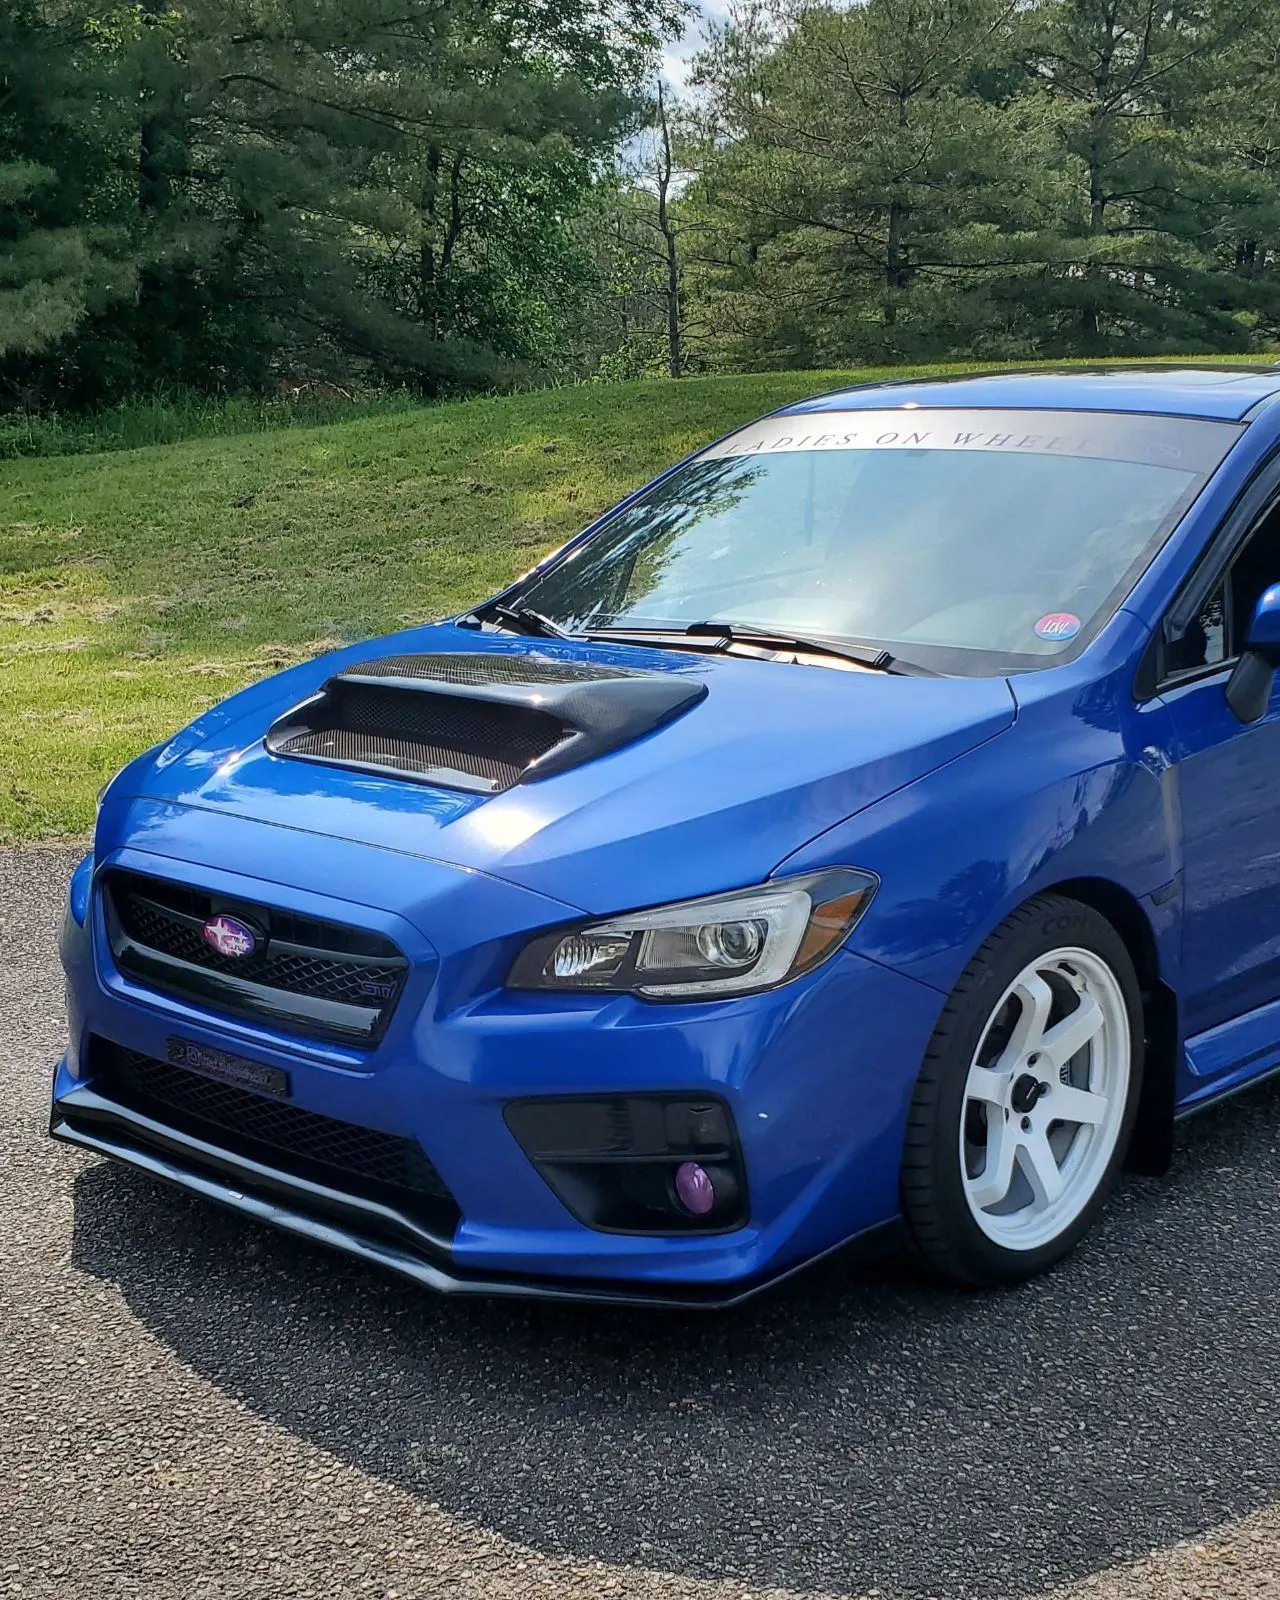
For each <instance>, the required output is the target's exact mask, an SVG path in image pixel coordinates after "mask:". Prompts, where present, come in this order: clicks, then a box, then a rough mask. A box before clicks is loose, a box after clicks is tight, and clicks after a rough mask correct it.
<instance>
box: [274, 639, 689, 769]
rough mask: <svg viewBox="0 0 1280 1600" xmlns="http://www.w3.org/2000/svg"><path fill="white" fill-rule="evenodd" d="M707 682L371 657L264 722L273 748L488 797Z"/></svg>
mask: <svg viewBox="0 0 1280 1600" xmlns="http://www.w3.org/2000/svg"><path fill="white" fill-rule="evenodd" d="M706 692H707V687H706V684H704V683H703V682H701V681H700V680H699V679H694V678H689V677H686V676H685V675H684V674H683V673H669V672H638V671H635V670H634V669H632V668H629V667H604V666H593V665H590V664H588V663H584V662H576V661H557V660H553V659H552V658H550V657H547V656H539V655H503V654H497V653H495V654H492V655H487V654H486V655H479V654H477V655H402V656H381V657H379V658H377V659H376V660H373V661H363V662H361V663H360V664H359V665H358V666H355V667H351V668H349V669H348V670H347V671H345V672H340V673H338V674H337V675H336V676H335V677H332V678H330V679H329V681H328V682H327V683H326V684H325V686H324V688H323V689H322V690H321V691H320V693H319V694H318V695H315V696H314V697H313V698H312V699H310V700H307V701H304V702H303V704H302V705H300V706H296V707H295V708H294V709H293V710H292V711H290V712H288V713H286V715H285V716H283V717H281V718H280V720H279V721H278V722H276V723H274V724H273V725H272V727H271V729H270V731H269V732H268V734H267V741H266V742H267V749H268V750H270V751H271V753H272V754H273V755H278V756H290V757H293V758H294V759H296V760H303V761H318V762H322V763H325V764H327V765H330V766H338V767H351V768H355V769H357V770H359V771H365V772H378V773H381V774H383V775H384V776H395V777H398V778H405V779H409V780H410V781H412V782H415V783H429V784H432V785H434V786H436V787H440V788H447V789H463V790H466V791H468V792H470V793H473V794H497V793H500V792H501V791H502V790H503V789H510V788H511V787H512V786H513V785H515V784H517V783H529V782H532V781H534V780H536V779H538V778H545V777H550V776H551V775H552V774H553V773H557V772H564V771H566V770H567V769H568V768H570V767H576V766H580V765H581V764H582V763H583V762H585V761H591V760H593V759H594V758H595V757H596V756H600V755H604V754H605V753H606V752H607V751H609V750H616V749H617V748H618V747H619V746H620V745H624V744H630V743H631V741H632V740H633V739H639V738H641V737H642V736H643V735H644V734H646V733H650V732H652V731H653V729H654V728H657V727H660V726H661V725H662V724H663V723H664V722H669V721H670V720H671V719H672V717H677V716H679V715H680V714H681V713H682V712H684V711H687V710H688V709H689V707H690V706H693V705H696V704H697V702H698V701H699V700H701V699H702V698H703V696H704V695H705V694H706Z"/></svg>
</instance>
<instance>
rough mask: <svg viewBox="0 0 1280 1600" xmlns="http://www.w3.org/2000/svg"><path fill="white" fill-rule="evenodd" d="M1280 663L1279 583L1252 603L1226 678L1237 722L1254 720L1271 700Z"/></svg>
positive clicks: (1228, 701) (1262, 713) (1263, 712)
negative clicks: (1239, 647)
mask: <svg viewBox="0 0 1280 1600" xmlns="http://www.w3.org/2000/svg"><path fill="white" fill-rule="evenodd" d="M1278 666H1280V583H1273V584H1272V585H1271V587H1270V588H1269V589H1267V590H1265V591H1264V592H1263V595H1262V598H1261V599H1260V600H1259V601H1258V603H1257V605H1256V606H1255V607H1254V611H1253V619H1252V621H1251V622H1250V623H1249V631H1248V633H1247V634H1246V635H1245V640H1244V650H1243V651H1242V652H1241V655H1240V659H1239V661H1237V662H1236V667H1235V671H1234V672H1233V673H1232V674H1231V676H1230V678H1228V679H1227V689H1226V695H1227V704H1228V705H1229V706H1230V707H1231V709H1232V710H1233V711H1234V712H1235V714H1236V716H1237V717H1239V718H1240V720H1241V722H1257V720H1258V718H1259V717H1261V716H1263V715H1264V714H1265V712H1266V709H1267V706H1268V704H1269V703H1270V700H1271V689H1272V685H1273V684H1274V682H1275V676H1276V668H1277V667H1278Z"/></svg>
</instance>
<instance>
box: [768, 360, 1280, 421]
mask: <svg viewBox="0 0 1280 1600" xmlns="http://www.w3.org/2000/svg"><path fill="white" fill-rule="evenodd" d="M1277 393H1280V364H1277V365H1276V366H1263V365H1261V364H1259V365H1257V366H1245V365H1243V364H1242V365H1240V366H1212V365H1209V364H1204V365H1199V364H1197V365H1194V366H1172V365H1171V366H1156V365H1152V366H1126V367H1094V368H1089V367H1061V368H1051V369H1045V368H1043V367H1041V368H1038V369H1036V370H1034V371H1026V372H1015V371H1005V372H973V373H957V374H956V375H955V376H954V377H942V378H904V379H898V380H893V381H890V382H887V383H869V384H859V385H858V386H857V387H855V388H849V389H837V390H835V391H834V392H833V393H831V394H823V395H817V396H815V397H814V398H813V399H811V400H802V401H800V402H799V403H798V404H796V405H791V406H786V407H784V408H783V412H784V414H788V415H789V414H791V413H793V412H815V411H866V410H880V409H886V410H888V409H892V410H896V409H898V408H899V407H901V406H913V407H914V406H968V407H974V408H984V407H999V408H1004V409H1010V410H1037V411H1041V410H1043V411H1133V412H1146V413H1155V414H1156V415H1163V416H1171V417H1208V418H1212V419H1214V420H1216V421H1219V422H1238V421H1240V420H1241V419H1242V418H1244V417H1245V416H1246V415H1247V414H1248V413H1249V412H1250V411H1251V410H1253V408H1254V407H1255V406H1257V405H1258V404H1259V403H1260V402H1263V401H1266V400H1268V399H1270V398H1271V396H1273V395H1275V394H1277Z"/></svg>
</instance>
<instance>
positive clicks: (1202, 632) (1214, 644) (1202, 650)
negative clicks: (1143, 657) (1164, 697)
mask: <svg viewBox="0 0 1280 1600" xmlns="http://www.w3.org/2000/svg"><path fill="white" fill-rule="evenodd" d="M1225 588H1226V579H1225V578H1219V580H1218V582H1217V583H1216V584H1214V586H1213V588H1212V589H1211V590H1210V591H1209V593H1208V596H1207V597H1206V599H1205V601H1204V603H1203V605H1202V606H1201V607H1200V609H1199V611H1197V612H1196V614H1195V616H1194V617H1192V619H1191V621H1190V622H1189V623H1188V624H1187V626H1186V629H1185V631H1184V632H1183V633H1182V635H1181V636H1180V637H1179V638H1177V639H1170V640H1169V642H1168V644H1167V646H1166V647H1165V671H1166V672H1169V673H1174V672H1194V671H1195V670H1196V668H1197V667H1216V666H1218V665H1220V663H1222V662H1223V661H1225V660H1226V659H1227V636H1226V628H1225V627H1224V625H1223V624H1224V611H1225V607H1224V605H1223V596H1224V591H1225Z"/></svg>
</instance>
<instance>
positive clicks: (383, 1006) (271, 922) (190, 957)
mask: <svg viewBox="0 0 1280 1600" xmlns="http://www.w3.org/2000/svg"><path fill="white" fill-rule="evenodd" d="M105 893H106V895H107V897H108V899H109V902H110V905H111V907H112V909H113V910H114V913H115V916H116V919H117V920H118V922H119V925H120V927H121V928H122V929H123V930H124V932H125V933H126V934H127V935H128V937H129V939H131V940H132V941H134V943H135V944H137V945H140V946H142V947H143V949H144V950H151V951H157V952H159V953H160V954H161V955H165V956H169V957H171V958H172V959H173V960H176V961H180V962H182V963H183V964H184V965H186V966H189V967H192V968H195V969H198V970H200V971H203V972H208V973H213V974H225V975H226V976H228V977H233V978H236V979H244V980H247V981H248V982H251V983H256V984H261V985H263V986H265V987H266V988H268V989H273V990H276V991H279V993H280V994H282V995H296V996H299V997H301V998H308V999H317V1000H331V1001H335V1002H337V1003H338V1004H341V1005H350V1006H359V1007H363V1008H365V1010H367V1011H371V1012H376V1013H378V1017H377V1022H376V1025H375V1030H374V1031H375V1032H376V1031H378V1030H380V1029H381V1028H383V1027H385V1025H386V1023H387V1021H388V1020H389V1019H390V1016H391V1012H392V1010H393V1009H394V1006H395V1001H396V998H397V996H398V994H399V990H400V986H401V984H402V983H403V981H404V977H405V973H406V970H407V962H406V961H405V958H404V956H403V955H402V954H401V953H400V951H399V950H398V949H397V948H396V946H395V945H394V944H392V942H391V941H390V940H389V939H385V938H383V937H382V936H381V935H380V934H376V933H370V932H368V931H366V930H365V929H361V928H348V927H345V926H343V925H342V924H341V923H334V922H322V921H319V920H317V919H314V918H309V917H298V916H295V915H294V914H292V913H290V912H285V911H277V910H275V909H274V908H271V907H268V906H262V905H257V904H251V903H248V902H242V901H235V902H231V901H228V900H226V899H225V898H223V897H216V898H215V896H213V895H212V894H209V893H206V892H204V891H202V890H197V889H189V888H187V887H186V886H185V885H183V884H176V883H169V882H166V881H165V880H163V879H160V878H151V877H148V876H145V875H144V874H141V873H134V872H124V871H120V870H116V871H113V872H111V873H108V874H107V877H106V879H105ZM217 911H227V912H230V913H231V914H233V915H235V916H238V917H240V918H241V919H242V920H245V921H248V922H249V923H251V924H253V925H254V926H255V927H256V928H257V929H258V930H259V931H260V932H261V933H263V934H264V935H265V940H264V943H263V945H262V947H261V948H260V949H258V950H256V951H255V952H254V953H253V954H252V955H250V956H242V957H234V956H223V955H220V954H219V953H218V952H217V951H216V950H214V949H213V948H212V946H211V945H209V944H208V943H207V941H206V940H205V938H204V936H203V933H202V929H203V927H204V924H205V922H206V921H207V920H208V918H209V917H211V916H212V915H214V913H215V912H217ZM116 959H117V961H118V962H119V964H120V966H121V968H122V970H124V971H125V972H129V973H130V974H131V975H135V976H140V977H141V978H142V980H143V981H144V982H148V983H151V984H155V982H156V979H155V977H154V975H153V974H150V973H142V972H141V971H140V970H139V969H138V967H137V963H136V960H135V958H134V957H133V956H132V955H131V952H130V950H129V947H128V946H124V947H123V948H122V949H119V950H117V952H116ZM164 987H165V989H166V991H168V992H177V993H180V994H190V995H194V996H197V997H199V998H201V999H203V998H205V997H206V995H207V990H208V984H207V980H204V981H201V980H199V979H197V978H196V977H195V975H194V974H193V979H192V981H191V982H190V984H185V983H184V981H183V977H182V974H181V973H180V972H176V973H175V972H173V971H172V970H171V969H169V970H168V971H167V973H166V976H165V980H164ZM296 1025H297V1026H298V1027H299V1030H300V1031H313V1030H311V1029H309V1028H308V1027H307V1019H306V1017H305V1015H302V1014H300V1015H299V1017H298V1019H297V1023H296Z"/></svg>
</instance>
